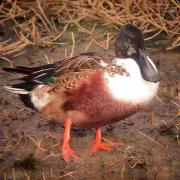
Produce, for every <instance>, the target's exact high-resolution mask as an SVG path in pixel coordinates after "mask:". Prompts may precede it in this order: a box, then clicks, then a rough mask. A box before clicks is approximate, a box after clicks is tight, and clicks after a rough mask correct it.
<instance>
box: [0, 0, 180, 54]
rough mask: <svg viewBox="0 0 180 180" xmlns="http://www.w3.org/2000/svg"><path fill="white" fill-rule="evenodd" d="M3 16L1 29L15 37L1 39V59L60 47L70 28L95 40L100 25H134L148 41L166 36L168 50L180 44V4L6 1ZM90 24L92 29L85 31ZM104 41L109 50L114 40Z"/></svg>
mask: <svg viewBox="0 0 180 180" xmlns="http://www.w3.org/2000/svg"><path fill="white" fill-rule="evenodd" d="M0 12H1V13H0V27H1V29H5V28H6V29H5V30H6V31H13V32H15V33H16V35H15V37H13V39H12V40H11V41H8V42H7V41H3V42H1V41H2V40H1V39H0V57H5V56H7V55H11V54H18V53H19V52H21V51H22V50H23V49H24V48H25V47H27V46H28V45H32V46H34V47H36V48H39V47H44V46H46V47H52V46H54V45H56V44H59V42H60V38H61V37H62V36H63V34H64V33H65V32H66V31H67V28H68V27H69V25H74V26H75V27H77V28H78V30H79V31H81V32H83V33H86V34H87V35H89V36H92V34H93V32H94V30H95V29H96V28H97V24H98V26H99V27H103V28H107V29H109V28H110V27H111V28H112V27H115V28H117V27H118V26H121V25H123V24H127V23H133V24H135V25H137V26H138V27H139V28H140V29H141V30H143V32H144V33H145V34H146V40H150V39H153V38H155V37H156V36H158V35H159V34H161V33H165V34H166V37H168V38H169V39H171V40H172V41H171V44H169V46H168V47H167V49H173V48H175V47H177V46H179V43H180V42H179V40H180V39H179V34H180V23H179V22H180V3H179V2H178V1H177V0H154V1H150V0H144V1H141V0H131V1H130V0H124V1H118V0H111V1H106V0H101V1H99V0H87V1H84V0H77V1H70V0H53V1H52V0H33V1H29V0H4V1H2V3H1V5H0ZM87 24H91V25H92V26H93V28H92V29H91V30H88V29H86V28H85V27H84V26H85V25H87ZM105 38H106V42H105V44H104V46H103V47H105V48H106V49H107V48H108V45H109V41H110V40H111V39H112V38H111V35H110V34H109V33H108V34H107V36H106V37H105ZM110 38H111V39H110ZM93 41H94V42H97V41H96V40H95V39H91V40H90V44H89V45H88V46H90V45H91V43H92V42H93ZM96 44H98V43H96ZM99 45H101V44H99ZM86 49H88V48H86Z"/></svg>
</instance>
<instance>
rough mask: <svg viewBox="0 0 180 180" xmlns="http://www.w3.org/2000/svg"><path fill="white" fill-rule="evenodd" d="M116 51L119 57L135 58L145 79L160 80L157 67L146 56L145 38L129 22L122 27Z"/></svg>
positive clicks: (116, 42)
mask: <svg viewBox="0 0 180 180" xmlns="http://www.w3.org/2000/svg"><path fill="white" fill-rule="evenodd" d="M115 53H116V57H119V58H132V59H134V60H135V61H136V63H137V64H138V66H139V68H140V71H141V75H142V78H143V79H144V80H146V81H150V82H158V81H159V75H158V72H157V69H156V67H155V65H154V63H153V62H152V61H151V60H150V58H148V57H147V56H146V52H145V45H144V38H143V35H142V33H141V31H140V30H139V29H138V28H137V27H135V26H133V25H130V24H127V25H124V26H122V27H121V28H120V32H119V33H118V35H117V38H116V41H115Z"/></svg>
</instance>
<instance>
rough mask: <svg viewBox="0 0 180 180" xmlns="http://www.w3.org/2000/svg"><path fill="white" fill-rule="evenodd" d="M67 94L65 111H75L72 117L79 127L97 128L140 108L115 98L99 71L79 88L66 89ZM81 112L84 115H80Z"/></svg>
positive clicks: (63, 107) (63, 106)
mask: <svg viewBox="0 0 180 180" xmlns="http://www.w3.org/2000/svg"><path fill="white" fill-rule="evenodd" d="M65 94H66V101H65V102H64V103H63V105H62V109H63V110H64V113H68V111H71V112H72V111H73V113H72V114H73V117H70V118H72V121H73V122H74V124H75V125H76V126H79V127H87V128H89V127H94V128H97V127H100V126H103V125H106V124H109V123H113V122H116V121H119V120H121V119H124V118H126V117H128V116H130V115H132V114H133V113H135V112H136V111H137V110H138V109H139V108H140V106H138V105H132V104H130V103H128V104H126V103H124V102H119V101H117V100H116V99H115V98H113V97H112V96H111V94H110V93H109V92H108V91H107V87H106V81H105V80H104V79H103V77H102V74H101V73H99V72H98V73H94V74H93V75H92V76H91V78H90V80H89V82H84V83H82V84H81V85H80V86H79V87H78V88H77V89H73V90H69V91H66V92H65ZM76 113H77V117H76ZM79 113H82V116H80V117H79ZM70 114H71V113H70Z"/></svg>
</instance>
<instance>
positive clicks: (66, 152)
mask: <svg viewBox="0 0 180 180" xmlns="http://www.w3.org/2000/svg"><path fill="white" fill-rule="evenodd" d="M62 155H63V159H64V160H65V161H68V160H69V158H70V157H72V158H74V159H79V157H78V156H77V154H76V152H75V151H74V150H73V149H72V148H70V146H69V144H63V146H62Z"/></svg>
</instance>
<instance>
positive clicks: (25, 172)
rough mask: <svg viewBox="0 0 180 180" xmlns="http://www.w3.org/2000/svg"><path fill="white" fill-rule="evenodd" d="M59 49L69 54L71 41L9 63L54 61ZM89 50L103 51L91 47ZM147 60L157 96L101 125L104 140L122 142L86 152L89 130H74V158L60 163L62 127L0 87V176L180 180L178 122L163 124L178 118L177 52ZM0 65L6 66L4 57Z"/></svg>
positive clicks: (6, 77)
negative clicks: (155, 75)
mask: <svg viewBox="0 0 180 180" xmlns="http://www.w3.org/2000/svg"><path fill="white" fill-rule="evenodd" d="M83 47H84V46H83V44H82V43H79V44H76V47H75V54H78V53H79V52H83ZM65 49H67V52H68V53H69V54H70V51H71V45H69V46H68V45H64V46H63V45H62V46H59V47H57V48H55V49H54V50H53V51H52V52H49V49H41V50H39V51H37V52H35V51H34V50H33V49H31V48H29V49H27V51H26V52H25V53H24V54H23V55H21V56H19V57H17V58H13V61H14V64H15V65H24V66H36V65H42V64H46V63H47V61H46V58H45V56H44V55H45V54H46V55H47V56H48V58H49V59H52V60H53V61H58V60H61V59H63V58H64V57H65V53H64V52H65ZM91 50H96V51H103V50H102V49H100V48H99V47H96V46H95V45H94V46H93V47H92V48H91ZM108 52H109V53H113V51H112V50H110V51H108ZM151 58H152V59H153V60H155V61H156V64H157V65H158V69H159V72H160V76H161V83H160V90H159V93H158V96H159V98H155V99H154V101H153V102H152V103H151V104H150V105H149V106H148V107H147V108H146V109H144V110H142V111H140V112H138V113H136V114H135V115H133V116H131V117H129V118H127V119H126V120H125V121H121V122H119V123H116V124H114V125H111V126H107V127H104V128H103V135H104V136H103V137H104V140H105V141H106V140H107V139H108V140H121V141H123V142H124V145H123V146H120V147H118V148H116V149H114V150H113V151H111V152H100V151H99V152H97V153H95V154H92V152H91V146H92V142H93V141H92V140H93V138H94V135H95V130H93V129H86V130H83V129H75V130H72V133H71V145H72V147H73V148H74V149H75V150H76V152H77V153H78V155H79V156H80V159H79V160H77V161H70V162H69V163H67V162H64V161H63V159H62V156H61V151H60V144H61V141H60V140H61V139H62V134H63V127H62V126H61V125H59V124H57V123H54V122H52V121H49V120H48V119H46V118H45V117H44V116H43V115H40V114H39V113H38V112H35V111H33V110H31V109H29V108H27V107H25V106H24V105H23V103H22V102H21V101H20V99H19V98H18V95H15V94H11V93H9V92H6V91H5V90H3V89H2V88H1V89H0V137H1V138H0V180H1V179H4V180H5V179H8V180H10V179H13V180H15V179H16V180H24V179H33V180H39V179H43V180H51V179H52V180H54V179H67V180H71V179H72V180H80V179H82V180H85V179H93V178H94V179H97V180H100V179H104V180H109V179H114V180H117V179H118V180H119V179H125V180H128V179H138V180H139V179H141V180H142V179H144V180H147V179H150V180H151V179H161V178H163V179H164V180H165V179H168V180H176V179H180V155H179V154H180V141H179V137H178V135H179V134H180V133H179V131H178V125H177V126H175V127H174V128H172V129H168V128H166V126H165V125H164V124H165V123H170V124H171V123H175V122H178V118H179V117H178V116H177V112H178V108H179V105H178V102H177V98H178V86H180V83H179V81H180V54H178V52H177V51H173V52H163V51H161V52H158V53H156V54H153V53H152V55H151ZM0 65H1V66H3V67H5V66H8V64H7V62H5V61H0ZM13 78H15V76H14V75H12V74H10V73H1V74H0V84H1V85H5V84H7V83H9V84H10V83H12V79H13ZM179 93H180V92H179ZM179 97H180V96H179ZM179 120H180V119H179ZM177 124H178V123H177Z"/></svg>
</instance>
